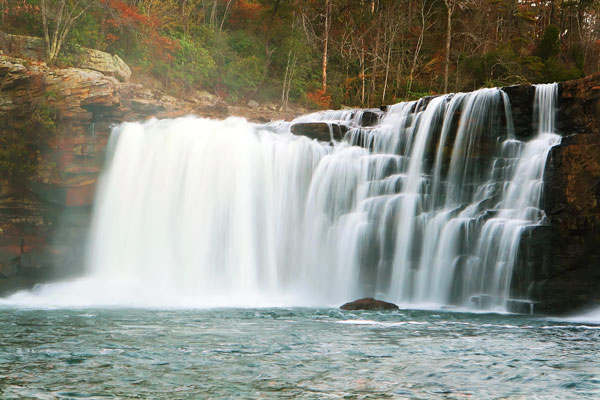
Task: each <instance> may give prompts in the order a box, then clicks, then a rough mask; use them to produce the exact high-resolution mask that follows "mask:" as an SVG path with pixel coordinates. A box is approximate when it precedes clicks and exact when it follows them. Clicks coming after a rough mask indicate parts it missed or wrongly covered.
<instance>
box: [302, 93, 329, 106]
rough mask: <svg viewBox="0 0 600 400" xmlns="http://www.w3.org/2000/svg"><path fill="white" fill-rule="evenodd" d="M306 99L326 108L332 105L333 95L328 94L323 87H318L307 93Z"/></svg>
mask: <svg viewBox="0 0 600 400" xmlns="http://www.w3.org/2000/svg"><path fill="white" fill-rule="evenodd" d="M306 99H307V100H308V101H309V102H311V103H313V104H314V105H316V106H317V107H319V108H320V109H326V108H330V107H331V95H330V94H327V92H326V91H324V90H323V89H317V90H315V91H313V92H310V93H308V94H307V95H306Z"/></svg>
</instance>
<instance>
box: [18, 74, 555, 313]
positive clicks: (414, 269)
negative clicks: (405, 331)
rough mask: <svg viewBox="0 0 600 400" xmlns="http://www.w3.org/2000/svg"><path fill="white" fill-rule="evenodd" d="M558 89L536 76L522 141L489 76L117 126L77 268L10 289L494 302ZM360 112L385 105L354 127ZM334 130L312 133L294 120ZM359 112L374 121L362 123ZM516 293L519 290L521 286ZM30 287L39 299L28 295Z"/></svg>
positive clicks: (132, 295) (511, 258) (170, 300)
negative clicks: (375, 96)
mask: <svg viewBox="0 0 600 400" xmlns="http://www.w3.org/2000/svg"><path fill="white" fill-rule="evenodd" d="M556 98H557V85H555V84H552V85H538V86H536V94H535V100H534V102H535V104H534V116H533V119H534V123H535V126H536V129H537V133H536V134H535V135H533V137H532V138H530V139H529V140H527V141H523V140H520V138H518V137H516V135H515V133H514V129H513V120H512V115H511V106H510V102H509V99H508V96H507V94H506V93H505V92H503V91H502V90H500V89H482V90H478V91H475V92H472V93H458V94H450V95H444V96H439V97H435V98H424V99H421V100H419V101H414V102H405V103H399V104H396V105H394V106H391V107H389V109H388V110H387V112H385V113H382V112H379V111H378V110H372V111H359V110H343V111H327V112H319V113H314V114H309V115H305V116H302V117H300V118H298V119H296V120H295V121H292V123H283V122H278V123H270V124H264V125H260V124H252V123H249V122H247V121H246V120H244V119H241V118H228V119H226V120H224V121H216V120H210V119H203V118H198V117H193V116H189V117H183V118H177V119H171V120H149V121H146V122H140V123H125V124H122V125H121V126H119V127H117V128H116V129H115V130H114V132H113V135H112V137H111V140H110V143H109V146H108V151H107V152H108V155H107V162H106V167H105V172H104V175H103V177H102V179H101V184H100V185H99V189H98V194H97V199H96V206H95V210H94V216H93V223H92V227H91V235H90V236H91V239H90V245H89V256H88V265H87V274H86V277H85V278H82V279H79V280H77V281H74V282H69V283H59V284H49V285H43V286H41V287H39V288H37V289H36V290H34V294H33V295H32V294H30V293H24V292H21V293H17V294H16V295H13V296H12V297H11V298H10V299H9V301H16V302H28V301H33V302H36V301H37V302H38V303H40V304H41V303H43V304H59V305H60V304H63V305H64V304H67V305H135V306H153V307H154V306H157V307H170V306H173V307H179V306H194V307H196V306H197V307H212V306H284V305H285V306H302V305H313V306H314V305H326V306H330V305H339V304H341V303H343V302H346V301H349V300H353V299H355V298H358V297H364V296H373V297H378V298H381V299H384V300H388V301H393V302H396V303H399V304H402V305H403V306H406V307H417V308H422V307H425V308H429V307H435V308H437V307H440V306H444V307H447V306H455V307H459V308H461V309H465V308H467V309H469V308H470V309H486V310H497V311H504V310H506V309H507V307H508V302H510V301H515V300H516V301H525V300H526V299H527V295H528V294H527V293H514V292H513V291H511V282H512V279H513V275H514V270H515V268H517V266H523V265H526V263H527V262H526V261H527V260H525V259H524V257H525V255H523V254H521V252H520V243H521V236H522V233H523V232H524V231H526V230H527V229H529V228H531V227H534V226H537V225H540V224H544V223H545V222H546V219H545V214H544V211H543V210H542V209H540V200H541V196H542V191H543V174H544V166H545V163H546V158H547V155H548V153H549V150H550V148H551V147H552V146H554V145H556V144H557V143H559V140H560V139H559V136H558V135H557V134H556V133H555V128H554V118H555V116H554V112H555V111H554V110H555V107H556V104H555V103H556ZM365 113H371V114H370V118H371V119H373V116H375V117H377V118H379V120H378V121H374V122H373V121H372V122H373V123H371V124H365V123H364V119H365V118H366V117H365V115H366V114H365ZM306 122H322V123H327V124H329V126H330V130H331V133H332V135H331V136H332V139H334V131H335V130H334V127H336V126H337V128H336V129H338V130H337V131H335V132H338V131H339V125H340V124H342V125H343V126H346V127H348V129H344V131H343V133H344V136H343V139H342V138H341V137H340V138H335V139H336V141H335V142H333V140H332V142H318V141H316V140H311V139H309V138H307V137H304V136H296V135H293V134H291V133H290V126H291V125H293V124H295V123H306ZM365 125H367V126H365ZM515 298H516V299H515ZM32 299H38V300H32Z"/></svg>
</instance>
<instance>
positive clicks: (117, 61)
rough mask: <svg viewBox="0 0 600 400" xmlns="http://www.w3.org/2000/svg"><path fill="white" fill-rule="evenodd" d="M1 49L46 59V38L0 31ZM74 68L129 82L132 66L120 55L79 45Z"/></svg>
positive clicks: (15, 55)
mask: <svg viewBox="0 0 600 400" xmlns="http://www.w3.org/2000/svg"><path fill="white" fill-rule="evenodd" d="M0 49H2V51H3V52H4V53H5V54H10V55H11V56H13V57H21V58H27V59H31V60H44V53H45V44H44V40H43V39H41V38H37V37H31V36H19V35H10V34H7V33H4V32H0ZM71 58H72V61H71V64H72V66H73V67H74V68H86V69H91V70H93V71H97V72H101V73H102V74H104V75H107V76H112V77H114V78H117V79H118V80H120V81H121V82H129V78H130V77H131V68H129V66H128V65H127V64H125V62H124V61H123V60H122V59H121V57H119V56H118V55H110V54H108V53H105V52H103V51H100V50H94V49H88V48H85V47H77V48H76V49H75V50H73V54H72V55H71Z"/></svg>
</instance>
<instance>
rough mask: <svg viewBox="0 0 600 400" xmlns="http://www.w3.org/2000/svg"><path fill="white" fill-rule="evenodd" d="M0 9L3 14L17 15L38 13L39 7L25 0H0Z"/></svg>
mask: <svg viewBox="0 0 600 400" xmlns="http://www.w3.org/2000/svg"><path fill="white" fill-rule="evenodd" d="M0 9H1V10H2V13H3V14H4V15H5V16H11V17H18V16H20V15H24V14H38V13H39V12H40V7H39V6H37V5H32V4H29V3H27V1H26V0H0Z"/></svg>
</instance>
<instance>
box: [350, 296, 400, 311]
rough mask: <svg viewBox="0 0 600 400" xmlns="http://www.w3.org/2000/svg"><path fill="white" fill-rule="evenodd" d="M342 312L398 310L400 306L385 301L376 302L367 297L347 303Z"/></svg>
mask: <svg viewBox="0 0 600 400" xmlns="http://www.w3.org/2000/svg"><path fill="white" fill-rule="evenodd" d="M340 309H342V310H346V311H354V310H397V309H398V306H397V305H395V304H394V303H388V302H387V301H383V300H375V299H374V298H372V297H365V298H364V299H358V300H354V301H351V302H349V303H346V304H344V305H342V306H341V307H340Z"/></svg>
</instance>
